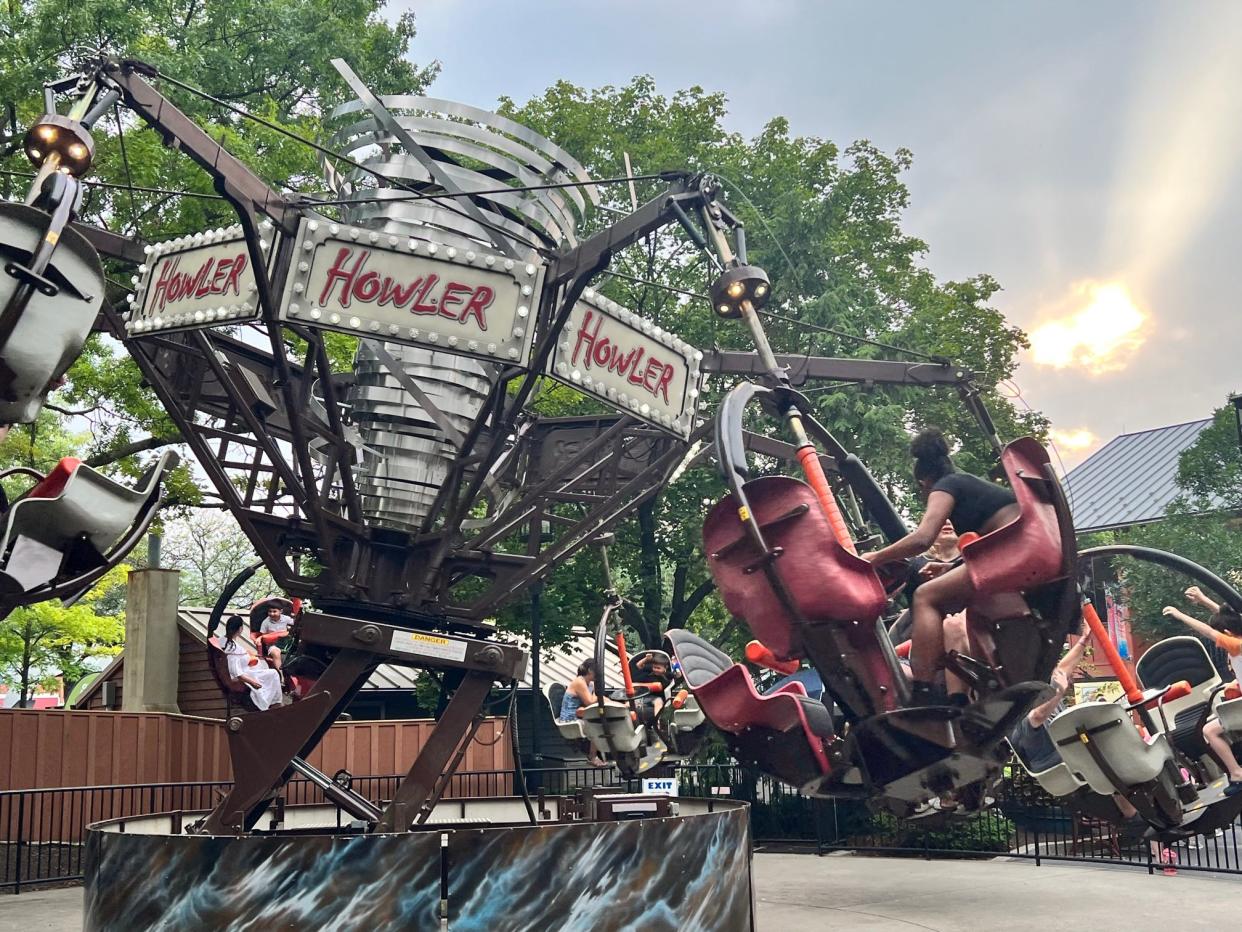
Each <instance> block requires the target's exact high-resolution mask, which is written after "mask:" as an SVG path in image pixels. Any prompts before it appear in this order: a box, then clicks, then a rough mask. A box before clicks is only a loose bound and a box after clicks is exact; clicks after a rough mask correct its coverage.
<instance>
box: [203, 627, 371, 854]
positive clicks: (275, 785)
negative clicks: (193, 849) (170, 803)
mask: <svg viewBox="0 0 1242 932" xmlns="http://www.w3.org/2000/svg"><path fill="white" fill-rule="evenodd" d="M374 665H375V659H374V655H372V654H370V653H368V652H366V651H360V650H342V651H340V652H339V653H337V655H336V656H335V657H334V658H333V659H332V662H331V663H330V664H328V668H327V669H326V670H325V671H324V673H323V675H322V676H320V677H319V679H318V680H317V681H316V683H315V687H314V689H313V690H312V691H311V693H310V695H308V696H307V697H306V698H305V699H302V700H299V701H298V702H295V703H293V704H292V705H285V706H279V707H277V708H274V709H268V710H267V711H265V712H253V713H250V714H247V715H235V716H233V717H232V718H230V719H229V720H228V722H227V723H226V726H225V727H226V728H227V729H228V732H229V757H230V759H231V760H232V762H233V788H232V789H231V790H229V793H228V795H227V796H225V797H224V799H222V800H221V801H220V803H219V804H218V805H217V806H216V808H215V809H213V810H212V811H211V814H210V815H208V816H207V818H206V819H205V820H204V821H203V823H202V824H201V826H200V827H199V829H198V831H199V833H200V834H204V835H241V834H244V833H245V832H248V831H249V830H250V829H252V828H253V827H254V826H255V824H256V823H257V822H258V821H259V818H260V817H261V816H262V815H263V812H264V811H265V810H266V809H267V807H268V805H269V804H270V803H271V801H272V799H273V798H274V797H275V795H276V793H277V792H279V790H280V788H281V787H282V786H284V785H285V783H287V782H288V781H289V778H290V777H292V776H293V773H294V768H293V759H294V758H295V757H301V758H306V757H308V756H309V755H310V752H311V751H313V750H314V749H315V746H316V745H318V744H319V741H320V739H321V738H322V737H323V735H324V733H325V732H326V731H327V730H328V729H329V728H330V727H331V726H332V723H333V722H335V721H336V719H337V717H338V716H339V715H340V714H341V712H342V711H343V710H344V708H345V706H346V705H347V704H348V702H349V701H350V700H351V699H352V698H353V697H354V695H355V694H356V693H357V692H358V689H359V688H361V686H362V684H363V682H365V680H366V677H367V676H368V675H369V674H370V672H371V669H372V667H374Z"/></svg>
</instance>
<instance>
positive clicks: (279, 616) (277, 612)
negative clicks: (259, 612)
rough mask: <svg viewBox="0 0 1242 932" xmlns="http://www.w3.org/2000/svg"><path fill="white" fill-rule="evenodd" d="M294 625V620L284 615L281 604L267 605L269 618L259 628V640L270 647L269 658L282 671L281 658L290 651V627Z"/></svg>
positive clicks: (269, 603)
mask: <svg viewBox="0 0 1242 932" xmlns="http://www.w3.org/2000/svg"><path fill="white" fill-rule="evenodd" d="M292 624H293V619H292V618H290V617H289V616H288V615H286V614H285V613H284V610H283V609H282V608H281V605H280V603H279V602H275V601H273V602H268V603H267V617H266V618H264V619H263V624H262V625H261V626H260V627H259V640H260V643H262V644H266V645H269V646H268V649H267V656H268V659H269V660H271V662H272V666H273V667H275V668H276V669H277V670H279V669H280V658H281V656H282V655H283V654H284V652H285V651H286V650H288V649H289V644H290V641H291V640H292V638H290V637H289V627H290V626H291V625H292ZM268 635H272V636H271V637H268Z"/></svg>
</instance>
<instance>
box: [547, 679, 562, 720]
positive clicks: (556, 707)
mask: <svg viewBox="0 0 1242 932" xmlns="http://www.w3.org/2000/svg"><path fill="white" fill-rule="evenodd" d="M564 704H565V684H564V683H553V684H552V685H551V686H549V687H548V705H549V706H551V707H552V717H553V718H555V719H558V720H559V719H560V717H561V706H563V705H564Z"/></svg>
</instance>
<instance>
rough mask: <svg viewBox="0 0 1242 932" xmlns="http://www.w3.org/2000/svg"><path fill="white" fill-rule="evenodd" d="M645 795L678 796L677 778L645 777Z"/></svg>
mask: <svg viewBox="0 0 1242 932" xmlns="http://www.w3.org/2000/svg"><path fill="white" fill-rule="evenodd" d="M643 795H645V796H676V795H677V778H676V777H643Z"/></svg>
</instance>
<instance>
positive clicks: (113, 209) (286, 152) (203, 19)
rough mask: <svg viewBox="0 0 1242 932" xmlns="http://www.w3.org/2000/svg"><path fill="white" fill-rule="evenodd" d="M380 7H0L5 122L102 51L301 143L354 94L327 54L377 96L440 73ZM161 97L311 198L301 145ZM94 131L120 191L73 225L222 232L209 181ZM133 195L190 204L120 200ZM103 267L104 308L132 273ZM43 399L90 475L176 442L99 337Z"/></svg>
mask: <svg viewBox="0 0 1242 932" xmlns="http://www.w3.org/2000/svg"><path fill="white" fill-rule="evenodd" d="M384 5H385V4H384V0H271V2H265V3H248V2H243V0H212V2H210V3H206V2H203V0H158V2H154V3H147V4H132V3H120V2H117V0H14V2H10V3H6V4H3V5H0V60H2V61H4V62H5V67H4V69H3V70H2V71H0V103H11V104H12V105H13V106H14V115H15V117H16V120H15V122H16V124H17V126H20V127H24V126H26V125H28V124H29V122H30V121H31V120H32V119H33V118H35V117H37V116H38V114H39V113H41V112H42V109H43V104H42V96H41V88H42V85H43V83H44V82H45V81H49V80H53V79H56V78H60V77H63V76H64V75H65V74H66V73H72V71H73V69H74V67H75V65H76V63H77V62H79V61H81V60H83V59H84V58H85V57H87V56H89V55H91V54H93V51H94V50H103V51H104V52H106V53H110V54H115V55H117V56H118V57H123V58H137V59H140V60H142V61H145V62H148V63H149V64H152V65H154V66H155V67H157V68H158V69H160V70H161V71H163V72H164V73H166V74H168V75H170V76H172V77H175V78H176V79H177V80H179V81H182V82H185V83H186V84H189V85H191V86H193V87H196V88H199V89H201V90H203V91H205V92H207V93H208V94H211V95H213V96H215V97H217V98H219V99H221V100H224V101H227V102H228V103H231V104H235V105H238V106H241V107H244V108H245V109H247V110H249V111H250V112H252V113H255V114H256V115H258V116H261V117H263V118H264V119H267V120H269V121H272V122H274V123H276V124H278V125H280V126H282V127H284V128H287V129H290V130H293V131H294V132H297V133H300V134H302V135H304V136H310V137H312V138H314V137H316V136H318V135H320V134H321V131H322V124H323V115H324V113H325V112H326V111H327V109H329V108H331V107H332V106H334V105H336V104H338V103H340V102H342V101H344V100H347V99H349V98H351V97H352V94H351V93H350V92H349V89H348V87H347V86H346V85H345V83H344V82H343V81H342V80H341V78H340V76H339V75H337V73H336V71H335V69H334V68H333V67H332V65H331V63H330V59H332V58H334V57H340V58H343V59H345V60H346V61H347V62H349V63H350V65H351V66H352V67H353V68H354V70H355V71H357V72H358V74H359V75H360V76H361V77H362V78H363V79H364V80H365V81H366V82H367V83H368V84H369V85H370V86H371V87H372V88H373V89H375V90H376V91H378V92H379V93H393V92H402V93H417V92H418V91H419V90H421V89H422V88H424V87H425V86H426V84H427V83H428V82H429V81H430V80H431V78H432V77H434V75H435V73H436V71H437V70H438V65H434V64H433V65H432V66H430V67H425V68H420V67H418V66H416V65H414V64H412V63H411V62H410V61H409V60H408V59H407V58H406V54H407V52H408V50H409V44H410V41H411V40H412V39H413V37H414V18H413V14H411V13H404V14H401V15H398V16H397V17H396V18H395V19H391V20H390V19H388V18H386V17H385V16H384ZM328 50H330V51H331V54H327V51H328ZM156 83H157V84H159V82H158V81H157V82H156ZM160 88H161V90H162V91H163V92H164V93H165V94H166V95H167V96H169V97H170V98H171V99H172V100H173V101H174V102H175V103H176V104H177V105H178V106H179V107H180V108H181V109H182V110H184V111H185V112H186V113H187V114H189V115H190V116H191V117H193V118H194V119H195V120H196V121H197V122H198V123H199V124H200V125H201V126H203V127H204V129H206V131H207V132H208V133H209V134H211V135H212V136H213V137H214V138H216V139H217V140H218V141H219V142H221V143H222V144H223V145H224V146H225V147H226V148H227V149H228V150H229V151H230V152H231V153H232V154H233V155H235V156H237V157H238V158H239V159H241V161H243V162H244V163H246V164H247V165H249V166H250V167H251V168H252V169H254V170H255V171H256V172H257V173H258V174H259V175H260V176H261V177H263V178H264V179H266V180H267V181H268V183H270V184H272V185H274V186H276V187H278V188H283V189H287V190H293V191H297V190H311V191H318V190H321V189H322V187H323V180H322V173H321V171H320V169H319V166H318V162H317V158H318V157H317V155H316V153H315V152H314V151H313V150H311V149H310V148H309V147H307V146H305V145H302V144H301V143H298V142H296V141H294V140H291V139H287V138H285V137H284V136H281V135H279V134H278V133H276V132H274V131H272V130H269V129H266V128H263V127H261V126H258V125H256V124H255V123H253V122H251V121H249V120H245V119H242V118H240V117H238V116H237V115H235V114H231V113H229V112H227V111H225V110H223V109H221V108H220V107H218V106H215V105H213V104H210V103H208V102H206V101H204V100H203V99H201V98H199V97H196V96H194V95H191V94H189V93H187V92H185V91H183V90H180V89H178V88H176V87H173V86H169V85H168V84H163V85H160ZM93 134H94V137H95V141H96V156H95V163H94V169H93V171H92V174H91V176H90V177H91V179H92V180H97V181H103V182H109V183H111V184H113V185H118V186H121V187H120V188H105V187H101V186H93V187H89V188H88V191H89V196H88V197H87V199H86V202H85V205H84V208H83V211H82V216H83V219H84V220H86V221H87V222H90V223H94V224H97V225H101V226H104V227H107V228H109V229H114V230H117V231H119V232H125V233H137V234H139V235H140V236H141V237H142V238H143V239H144V240H146V241H147V242H156V241H159V240H162V239H167V238H171V237H175V236H180V235H182V234H185V233H193V232H197V231H201V230H208V229H211V228H213V227H222V226H227V225H229V224H232V223H234V222H236V217H235V216H234V214H233V212H232V209H231V208H230V207H229V206H228V205H227V204H226V203H225V202H224V201H222V200H220V199H219V198H218V197H216V196H215V195H214V189H213V187H212V182H211V179H210V178H209V177H208V175H207V174H206V173H205V172H203V171H202V170H201V169H199V168H198V167H197V166H196V165H195V164H194V163H193V162H191V161H190V159H188V158H186V157H185V155H184V154H182V153H181V152H178V151H176V150H175V149H169V148H167V147H165V145H164V144H163V141H162V139H161V138H160V137H159V136H158V135H157V134H156V133H155V132H154V131H152V130H150V129H148V128H146V127H145V124H142V123H140V122H139V121H138V120H137V119H136V118H135V117H134V116H133V114H130V113H127V112H125V111H118V112H116V113H114V114H111V115H109V116H106V117H104V118H103V119H102V120H101V121H100V122H99V123H98V124H97V125H96V127H95V129H94V131H93ZM20 138H21V137H20V135H19V136H18V139H19V140H20ZM122 143H123V147H122ZM0 168H3V169H5V170H6V171H9V172H19V173H20V172H28V171H29V169H30V166H29V164H28V163H27V162H26V160H25V158H24V156H23V155H21V153H20V152H17V153H15V154H9V156H8V157H7V158H4V159H0ZM25 184H26V182H25V180H24V179H22V178H20V177H13V176H10V175H0V194H3V196H4V197H5V198H6V199H11V198H13V197H14V196H15V195H19V194H21V193H24V186H25ZM131 184H132V185H136V186H141V187H148V188H156V189H164V190H172V191H189V192H194V193H196V194H199V195H203V196H202V197H169V196H167V195H164V194H159V193H143V192H132V191H130V190H128V186H129V185H131ZM108 272H109V277H110V282H111V283H112V285H113V287H112V288H111V289H110V293H111V295H112V297H113V298H118V297H123V296H124V294H125V292H126V290H128V288H127V287H125V283H127V282H128V280H129V277H130V275H131V274H132V270H128V269H125V270H122V269H119V268H109V269H108ZM118 282H119V283H120V284H121V285H122V287H121V288H118V287H116V286H117V283H118ZM53 403H54V404H57V405H58V406H59V407H62V408H63V409H65V410H69V411H73V412H75V413H77V415H78V419H79V421H80V422H82V423H85V424H86V425H87V428H88V431H89V439H88V443H87V444H86V446H85V449H84V450H80V451H79V452H81V453H84V454H85V457H87V458H89V461H90V462H91V463H92V465H100V466H107V465H111V464H113V463H114V462H117V461H118V460H120V461H121V463H120V465H121V466H123V467H124V471H126V472H128V473H129V474H131V475H136V474H137V473H139V472H140V471H141V468H142V467H141V464H140V460H142V459H143V457H142V456H140V455H136V454H144V453H147V452H148V451H149V450H151V449H153V448H154V447H156V446H159V445H161V444H162V445H167V444H168V443H170V442H174V441H176V440H177V438H178V434H177V431H176V428H175V427H174V425H173V424H172V422H171V420H170V419H169V418H168V416H167V415H166V414H165V413H164V411H163V409H162V408H161V407H160V406H159V404H158V402H157V401H156V399H155V397H154V395H153V394H152V393H151V392H150V391H149V390H148V389H147V388H146V387H145V386H144V385H143V383H142V379H141V376H140V374H139V372H138V369H137V366H135V365H134V363H133V362H132V360H130V359H129V357H128V356H127V355H126V354H125V353H124V352H123V351H121V350H120V348H119V347H118V346H117V345H116V344H115V342H114V341H112V340H110V339H107V338H104V337H102V336H95V337H92V339H91V340H90V342H89V343H88V345H87V348H86V351H85V352H84V353H83V354H82V356H81V358H79V359H78V361H77V362H76V363H75V364H74V365H73V367H72V368H71V369H70V371H69V374H68V381H67V382H66V384H65V385H64V387H63V388H62V389H60V390H59V391H58V392H56V393H55V395H54V399H53ZM146 459H148V460H149V456H148V457H146ZM182 479H183V480H187V479H188V475H187V474H185V473H183V474H182ZM173 491H174V492H175V493H176V494H175V495H173V496H170V500H171V501H172V502H174V503H182V504H195V503H197V501H198V500H199V497H198V495H197V493H196V490H195V487H194V485H193V483H191V482H189V481H181V482H179V483H177V484H175V486H174V490H173Z"/></svg>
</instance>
